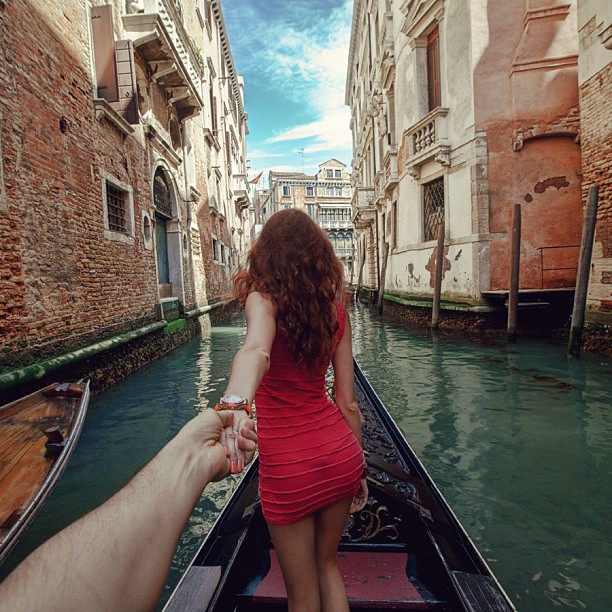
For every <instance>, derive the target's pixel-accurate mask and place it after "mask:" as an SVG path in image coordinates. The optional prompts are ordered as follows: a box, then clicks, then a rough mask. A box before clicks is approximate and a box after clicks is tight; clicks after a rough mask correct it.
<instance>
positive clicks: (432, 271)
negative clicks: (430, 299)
mask: <svg viewBox="0 0 612 612" xmlns="http://www.w3.org/2000/svg"><path fill="white" fill-rule="evenodd" d="M447 255H448V247H447V246H445V247H444V252H443V257H444V262H443V263H442V279H444V275H445V273H446V272H448V271H449V270H450V269H451V262H450V260H449V259H448V257H447ZM437 256H438V247H437V246H436V247H435V248H434V250H433V252H432V253H431V257H430V258H429V261H428V262H427V265H426V266H425V269H426V270H427V271H428V272H429V286H430V287H431V288H432V289H433V286H434V280H435V275H436V258H437Z"/></svg>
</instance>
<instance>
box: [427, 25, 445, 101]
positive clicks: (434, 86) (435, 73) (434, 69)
mask: <svg viewBox="0 0 612 612" xmlns="http://www.w3.org/2000/svg"><path fill="white" fill-rule="evenodd" d="M426 71H427V105H428V108H429V112H431V111H433V110H434V109H436V108H438V107H440V106H442V81H441V72H440V28H439V27H438V26H437V25H436V27H435V28H434V29H433V30H432V31H431V32H430V33H429V34H428V36H427V49H426Z"/></svg>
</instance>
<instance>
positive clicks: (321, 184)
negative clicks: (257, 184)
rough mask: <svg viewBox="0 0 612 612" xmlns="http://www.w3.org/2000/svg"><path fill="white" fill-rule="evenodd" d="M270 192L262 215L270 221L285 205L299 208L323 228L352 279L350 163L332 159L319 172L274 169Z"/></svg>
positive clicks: (271, 174)
mask: <svg viewBox="0 0 612 612" xmlns="http://www.w3.org/2000/svg"><path fill="white" fill-rule="evenodd" d="M268 185H269V187H270V189H269V195H268V196H267V198H266V200H265V201H264V202H263V206H262V213H263V214H262V218H263V219H264V220H267V219H269V218H270V215H272V214H273V213H274V212H276V211H278V210H281V209H283V208H297V209H299V210H303V211H304V212H305V213H307V214H308V215H309V216H310V217H311V218H312V219H313V220H314V221H316V223H317V224H318V225H319V226H320V227H322V228H323V229H324V230H325V231H326V232H327V235H328V236H329V239H330V241H331V243H332V245H333V246H334V251H335V253H336V255H337V256H338V258H339V259H340V261H342V264H343V265H344V274H345V278H346V280H347V281H349V282H351V281H352V279H353V274H354V259H355V253H354V244H353V223H352V221H351V198H352V187H351V175H350V174H349V173H348V172H347V171H346V165H345V164H343V163H342V162H339V161H338V160H336V159H330V160H328V161H326V162H325V163H323V164H320V165H319V171H318V172H317V173H316V174H315V175H308V174H304V173H302V172H270V173H269V176H268Z"/></svg>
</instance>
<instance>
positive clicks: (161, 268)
mask: <svg viewBox="0 0 612 612" xmlns="http://www.w3.org/2000/svg"><path fill="white" fill-rule="evenodd" d="M166 230H167V228H166V219H164V217H160V216H159V215H155V250H156V251H157V278H158V281H159V284H160V285H163V284H168V283H170V270H169V268H168V235H167V233H166Z"/></svg>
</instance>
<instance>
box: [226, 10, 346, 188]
mask: <svg viewBox="0 0 612 612" xmlns="http://www.w3.org/2000/svg"><path fill="white" fill-rule="evenodd" d="M221 6H222V8H223V16H224V18H225V25H226V28H227V33H228V37H229V41H230V46H231V49H232V55H233V58H234V65H235V67H236V72H237V73H238V74H239V75H241V76H243V77H244V81H245V84H244V89H245V93H244V97H245V110H246V112H247V113H248V116H249V120H248V127H249V135H248V136H247V158H248V159H249V160H250V161H249V162H248V164H247V165H248V166H250V170H249V171H248V176H249V179H253V178H254V177H255V176H256V175H257V174H259V172H261V171H262V170H263V171H264V174H263V176H262V181H260V183H259V185H258V187H260V188H262V187H267V186H268V185H267V176H268V171H270V170H275V171H278V172H302V171H303V172H305V173H306V174H315V173H316V172H318V169H319V168H318V166H319V164H322V163H324V162H326V161H328V160H329V159H332V158H334V159H337V160H338V161H341V162H342V163H343V164H346V166H347V167H348V169H349V171H350V163H351V159H352V145H351V132H350V129H349V121H350V110H349V108H348V106H346V105H345V104H344V90H345V85H346V67H347V62H348V47H349V42H350V35H351V20H352V11H353V0H221ZM264 179H265V181H266V182H264Z"/></svg>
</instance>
